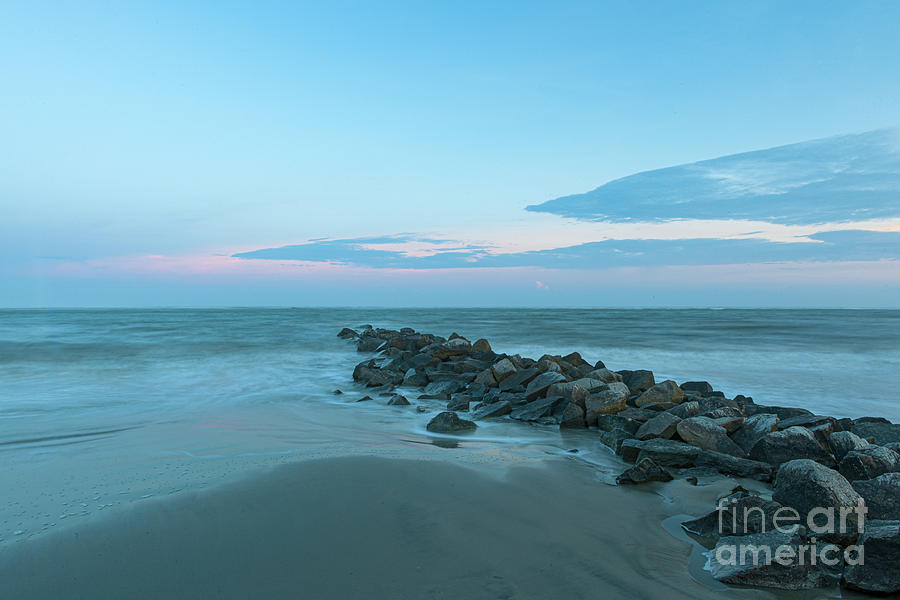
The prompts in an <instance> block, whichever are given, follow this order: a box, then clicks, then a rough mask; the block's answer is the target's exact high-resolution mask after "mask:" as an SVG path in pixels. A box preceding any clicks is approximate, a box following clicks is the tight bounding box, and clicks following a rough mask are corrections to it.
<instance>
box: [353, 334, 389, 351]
mask: <svg viewBox="0 0 900 600" xmlns="http://www.w3.org/2000/svg"><path fill="white" fill-rule="evenodd" d="M382 347H385V348H387V342H385V341H384V340H382V339H381V338H377V337H373V336H366V335H363V336H361V337H360V338H359V340H358V341H357V342H356V351H357V352H375V351H377V350H381V348H382Z"/></svg>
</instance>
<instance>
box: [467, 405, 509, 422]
mask: <svg viewBox="0 0 900 600" xmlns="http://www.w3.org/2000/svg"><path fill="white" fill-rule="evenodd" d="M511 412H512V403H510V402H509V400H504V401H501V402H494V403H493V404H487V405H485V406H482V407H481V408H479V409H477V410H475V411H474V412H472V418H473V419H476V420H479V421H480V420H481V419H492V418H495V417H503V416H505V415H508V414H509V413H511Z"/></svg>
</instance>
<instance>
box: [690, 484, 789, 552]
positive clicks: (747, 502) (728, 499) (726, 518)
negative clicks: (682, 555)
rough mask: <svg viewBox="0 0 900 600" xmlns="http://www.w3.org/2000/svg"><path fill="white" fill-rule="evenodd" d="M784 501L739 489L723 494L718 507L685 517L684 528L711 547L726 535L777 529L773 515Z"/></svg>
mask: <svg viewBox="0 0 900 600" xmlns="http://www.w3.org/2000/svg"><path fill="white" fill-rule="evenodd" d="M779 508H781V504H779V503H777V502H774V501H772V500H766V499H764V498H761V497H760V496H758V495H756V494H751V493H749V492H746V491H738V492H735V493H732V494H729V495H728V496H725V497H724V498H721V499H720V500H719V501H718V503H717V506H716V510H714V511H713V512H711V513H709V514H707V515H705V516H703V517H700V518H699V519H692V520H690V521H684V522H683V523H682V524H681V527H682V529H684V530H685V531H686V532H688V533H690V534H691V535H693V536H695V537H697V538H699V541H700V542H701V543H703V545H705V546H707V547H711V546H714V545H715V543H716V542H717V541H718V540H719V538H720V537H722V536H731V535H748V534H751V533H765V532H767V531H772V530H773V529H775V523H774V522H773V517H774V516H775V512H776V511H777V510H778V509H779Z"/></svg>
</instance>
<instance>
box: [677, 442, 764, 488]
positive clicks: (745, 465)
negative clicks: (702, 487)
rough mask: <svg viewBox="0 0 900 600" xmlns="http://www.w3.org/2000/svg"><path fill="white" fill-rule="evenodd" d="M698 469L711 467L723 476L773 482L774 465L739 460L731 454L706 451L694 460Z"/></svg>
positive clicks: (743, 459) (744, 459)
mask: <svg viewBox="0 0 900 600" xmlns="http://www.w3.org/2000/svg"><path fill="white" fill-rule="evenodd" d="M694 465H695V466H697V467H710V468H713V469H715V470H716V471H718V472H719V473H722V474H723V475H733V476H735V477H747V478H749V479H756V480H758V481H772V465H770V464H769V463H764V462H759V461H756V460H749V459H746V458H738V457H737V456H732V455H731V454H723V453H721V452H713V451H712V450H704V451H702V452H701V453H700V454H698V455H697V457H696V458H695V459H694Z"/></svg>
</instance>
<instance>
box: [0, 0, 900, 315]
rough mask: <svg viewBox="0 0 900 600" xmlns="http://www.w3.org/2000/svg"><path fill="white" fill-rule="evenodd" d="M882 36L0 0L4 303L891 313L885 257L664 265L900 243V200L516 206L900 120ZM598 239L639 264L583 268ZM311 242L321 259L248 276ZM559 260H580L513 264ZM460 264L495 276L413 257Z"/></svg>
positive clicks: (640, 20)
mask: <svg viewBox="0 0 900 600" xmlns="http://www.w3.org/2000/svg"><path fill="white" fill-rule="evenodd" d="M898 22H900V4H898V3H896V2H852V3H851V2H846V3H836V2H835V3H832V2H790V3H784V2H755V3H738V2H706V3H704V2H689V3H688V2H685V3H674V2H659V3H654V2H645V3H635V2H620V3H597V2H585V3H577V2H576V3H558V2H555V3H526V2H516V3H465V2H462V3H453V4H445V5H442V6H433V5H429V4H426V3H389V2H386V3H377V4H376V3H333V2H330V3H327V4H326V3H321V4H301V3H253V4H250V3H243V4H237V3H234V4H232V3H224V2H217V3H207V4H204V3H192V4H191V5H190V6H184V5H182V3H166V2H157V3H146V4H139V3H128V4H123V5H120V6H118V7H116V6H113V5H110V4H109V3H90V2H79V3H74V2H73V3H52V4H51V3H39V2H28V3H25V2H22V3H18V2H7V3H3V5H2V6H0V74H2V83H0V85H2V90H3V93H2V94H0V165H2V167H0V208H2V214H3V219H2V222H0V257H2V258H0V305H3V306H42V305H56V306H71V305H136V304H137V305H172V304H176V305H181V304H191V305H231V304H262V305H271V304H288V305H305V304H317V305H320V304H400V305H404V304H437V305H460V304H462V305H465V304H479V301H477V300H473V299H472V293H471V288H472V287H473V286H477V287H478V289H479V290H480V294H479V295H478V298H479V299H481V301H482V302H484V303H486V304H499V305H504V304H509V305H522V304H524V305H578V306H584V305H623V304H624V305H669V304H672V305H708V304H713V305H747V304H751V305H772V304H774V303H777V304H786V305H810V304H816V305H818V304H822V305H832V304H833V305H839V306H848V305H849V306H863V305H876V306H884V305H892V306H896V305H897V304H898V301H897V298H900V294H898V292H900V276H898V275H897V268H896V261H895V259H896V258H897V256H896V254H895V252H896V251H895V250H891V248H894V247H895V246H893V245H891V244H883V243H881V242H879V243H878V245H877V247H878V248H880V249H881V251H880V254H879V253H875V254H872V250H871V248H866V249H863V250H862V251H860V250H859V248H856V249H855V250H852V251H849V250H848V253H847V254H846V255H841V254H840V252H835V249H834V248H830V249H829V253H827V254H828V256H829V258H828V259H827V261H825V262H827V263H829V264H825V265H823V264H821V263H822V262H823V261H822V260H821V253H818V254H817V253H809V252H806V253H804V252H805V250H804V252H799V253H798V252H797V249H796V248H794V249H792V250H790V251H789V252H787V253H785V254H784V255H778V256H775V257H774V258H773V257H772V256H770V255H769V254H767V253H764V258H763V259H760V258H759V256H758V255H748V254H747V252H746V251H745V250H740V251H738V250H731V248H733V247H738V246H739V247H741V248H744V247H745V246H746V245H747V244H746V243H744V242H741V243H738V244H735V243H734V240H729V241H727V242H726V245H724V246H715V250H713V251H712V252H714V253H716V260H711V261H709V262H710V264H708V265H703V264H695V263H696V261H691V264H690V265H685V264H680V263H679V261H672V260H669V259H668V258H667V257H669V256H671V252H669V251H667V250H660V249H659V248H660V247H661V246H660V242H661V240H670V242H669V243H670V244H671V243H676V242H672V241H671V240H673V239H674V240H678V239H685V240H693V239H697V236H698V235H699V236H701V237H703V238H704V239H710V237H712V238H716V237H722V238H731V237H734V236H738V237H742V236H743V237H747V234H753V233H754V232H760V231H762V232H763V233H762V234H760V235H759V236H757V237H760V236H761V237H762V239H766V240H768V241H769V242H771V243H783V242H784V241H785V240H788V239H791V238H792V237H797V236H800V237H803V236H808V235H816V234H818V233H822V232H828V231H832V232H834V231H842V230H860V229H888V230H892V229H893V230H895V229H896V228H897V221H896V220H895V219H894V220H892V213H891V206H892V204H893V206H895V207H900V200H898V199H897V198H898V197H897V196H896V195H891V194H892V193H896V191H897V190H893V192H892V191H891V190H892V189H893V188H889V189H888V192H887V194H888V195H887V196H883V197H881V199H880V200H879V202H880V204H879V207H880V209H883V210H881V212H879V213H878V218H879V219H881V221H880V222H866V223H861V224H860V223H859V221H861V220H864V219H860V218H858V209H866V208H868V205H867V203H868V202H869V200H868V199H865V198H863V199H861V198H859V197H858V196H848V197H847V198H846V199H843V197H842V198H839V199H838V200H836V201H834V202H833V203H832V206H838V207H839V206H841V205H842V203H844V204H846V205H847V208H848V211H847V214H846V215H841V214H840V211H839V210H838V211H837V212H836V213H835V212H834V211H832V213H829V214H828V215H827V223H822V222H819V223H817V224H818V225H820V226H819V227H813V228H811V229H810V228H807V229H803V230H792V229H789V228H786V227H788V226H789V225H792V224H793V225H796V224H799V221H797V220H796V219H795V221H794V222H792V223H787V222H783V221H782V222H776V221H777V220H773V219H767V218H766V216H767V215H766V214H753V213H752V211H747V210H742V214H741V218H742V219H743V220H745V221H746V223H740V222H734V221H733V220H732V222H728V221H729V218H730V217H729V214H728V211H727V210H723V209H722V207H719V208H720V210H718V211H715V214H709V215H703V214H701V215H699V217H700V218H698V214H695V213H690V214H688V213H681V212H679V210H678V200H674V201H673V202H672V203H669V204H666V205H664V206H657V208H658V213H655V214H656V215H657V217H658V218H656V219H651V218H650V216H652V215H650V216H648V215H646V214H644V213H640V214H641V215H642V216H641V218H640V219H638V220H636V221H635V222H633V223H631V224H630V225H629V226H628V227H623V226H622V225H621V224H616V223H612V222H610V223H606V222H603V221H602V220H601V221H600V222H596V219H595V218H594V219H593V220H591V219H588V218H586V217H588V216H587V215H573V214H564V213H556V214H548V213H541V214H538V213H533V212H530V211H526V210H525V207H527V206H533V205H539V204H541V203H544V202H547V201H550V200H553V199H555V198H560V197H565V196H570V195H577V194H584V193H585V192H589V191H590V190H594V189H595V188H598V187H599V186H603V185H604V184H606V183H607V182H610V181H612V180H617V179H620V178H624V177H628V176H630V175H633V174H635V173H640V172H646V171H654V170H657V169H662V168H665V167H671V166H676V165H690V164H693V163H695V162H697V161H702V160H706V159H713V158H716V157H719V156H724V155H731V154H737V153H743V152H747V151H750V150H757V149H765V148H771V147H776V146H781V145H785V144H792V143H796V142H803V141H806V140H812V139H818V138H824V137H828V136H832V135H837V134H847V133H859V132H866V131H872V130H879V129H882V128H885V127H896V126H898V125H900V45H898V42H897V38H896V24H897V23H898ZM838 152H840V149H839V150H838ZM848 152H849V150H848ZM888 154H890V151H888ZM872 157H875V158H883V157H884V153H881V154H866V155H865V156H864V157H863V158H864V159H866V160H868V159H869V158H872ZM773 160H774V159H773ZM863 162H864V163H865V160H864V161H863ZM769 164H770V165H771V164H772V162H771V161H770V163H769ZM865 164H867V163H865ZM865 164H864V165H863V169H864V168H865ZM745 172H746V171H745ZM893 174H896V173H893ZM750 175H751V176H753V173H752V172H750ZM655 181H663V182H664V183H665V180H659V179H657V180H655ZM892 181H893V180H892ZM601 189H602V188H601ZM606 189H609V188H606ZM618 198H619V197H618V196H616V197H615V198H614V199H613V201H616V202H619V206H618V209H619V214H628V213H629V212H631V211H633V212H634V213H635V214H639V213H638V211H637V204H639V203H641V202H642V200H641V198H637V199H636V197H635V196H633V195H631V196H629V195H626V197H623V198H622V199H621V200H618ZM745 200H746V201H745V202H744V204H743V206H744V208H746V207H747V206H751V205H753V203H754V199H753V198H745ZM807 201H811V202H815V201H816V198H812V200H809V199H807ZM673 203H674V204H673ZM673 206H674V208H673ZM885 207H886V208H885ZM802 212H803V210H802V207H796V208H795V210H794V213H795V214H801V213H802ZM561 214H562V215H563V216H560V215H561ZM894 216H895V217H900V208H898V209H897V210H896V214H894ZM679 218H684V219H691V220H692V222H690V223H679V222H677V221H675V222H669V223H668V225H666V224H665V223H664V224H663V225H664V226H660V224H659V223H655V224H651V223H650V221H654V220H656V221H658V220H660V219H669V220H671V219H679ZM704 218H706V219H708V221H709V222H707V223H703V222H698V221H703V220H704ZM588 220H590V221H591V222H587V221H588ZM801 220H802V219H801ZM844 221H849V222H851V225H847V226H836V225H835V223H840V222H844ZM870 221H871V220H870ZM805 224H806V225H809V223H805ZM698 232H700V233H698ZM386 237H388V238H390V240H388V241H394V242H400V246H399V247H394V246H390V245H389V246H386V247H384V248H382V247H379V248H374V249H370V250H372V251H381V252H384V251H387V252H392V251H395V252H401V253H402V256H403V261H405V262H404V263H403V265H402V268H384V266H383V265H381V264H379V263H378V261H377V260H373V259H372V256H374V255H371V254H368V255H367V257H364V258H355V259H353V260H349V261H348V260H347V256H346V253H343V251H339V250H337V249H336V248H337V246H338V245H339V244H336V243H335V242H334V241H335V240H355V239H369V240H370V239H372V238H375V239H382V240H383V239H384V238H386ZM751 237H752V236H751ZM323 238H324V240H323ZM609 239H619V240H625V241H626V242H627V246H628V248H629V252H644V255H645V256H646V255H648V254H649V255H651V257H653V258H654V259H653V260H650V259H646V260H647V261H648V262H647V263H646V264H644V265H641V266H635V265H633V264H623V263H621V262H610V261H607V260H605V259H602V258H601V256H602V254H601V255H598V254H597V253H596V248H597V247H598V246H597V244H600V246H599V247H604V246H603V244H604V243H605V244H606V245H607V246H609V245H610V243H609V242H608V240H609ZM642 239H647V240H649V241H648V244H647V245H646V248H643V249H641V248H636V246H640V245H641V244H640V243H639V241H638V240H642ZM804 239H805V238H804ZM310 240H323V241H322V243H320V245H319V246H317V250H316V251H317V254H316V257H317V259H316V260H312V261H311V260H307V259H308V257H307V256H306V254H304V255H303V256H302V257H300V258H294V259H288V260H287V261H281V260H279V261H272V260H269V261H265V260H251V259H250V258H246V257H244V258H241V256H242V255H245V254H247V253H252V252H260V251H264V250H265V249H270V248H281V247H285V246H297V245H304V244H308V243H309V242H310ZM820 241H821V240H820ZM314 243H316V242H314ZM807 243H812V242H807ZM590 244H594V245H593V246H591V245H590ZM691 244H693V242H692V243H691ZM356 245H357V246H358V245H359V244H356ZM395 245H396V244H395ZM575 246H578V247H579V248H581V250H582V251H584V250H585V249H586V248H589V249H591V251H590V252H591V253H588V254H587V255H585V254H584V252H582V253H581V254H580V255H579V256H580V258H579V259H578V260H579V261H581V262H579V267H578V269H575V268H573V265H572V264H569V263H567V262H564V261H563V262H557V263H554V262H552V261H550V260H546V259H543V258H542V259H541V260H542V262H541V264H539V265H538V264H534V261H533V260H530V259H529V260H526V261H524V262H523V261H522V260H521V258H510V256H509V255H513V254H515V255H519V254H524V255H525V256H528V257H533V256H535V255H534V254H528V253H541V254H540V255H541V256H544V257H546V256H547V255H551V256H553V255H554V252H556V251H558V250H559V249H565V248H571V247H575ZM663 246H664V244H663ZM460 247H466V248H469V250H470V253H471V254H473V255H474V256H469V257H467V258H469V259H474V260H472V261H470V262H472V263H473V267H475V266H476V265H475V264H474V263H475V262H477V261H479V260H482V261H483V262H484V263H485V265H481V266H482V267H483V269H489V270H490V272H491V273H493V275H488V274H487V273H488V271H485V270H483V269H482V270H481V271H478V269H476V268H473V269H465V268H460V267H459V266H454V269H453V271H452V272H450V270H449V269H448V270H443V269H435V268H433V267H432V266H431V265H423V264H420V263H416V262H415V261H411V259H410V257H413V258H415V257H420V258H423V259H425V262H429V263H441V260H440V259H445V258H447V257H440V256H438V258H428V257H429V256H432V257H434V256H435V252H441V253H444V252H448V251H454V249H455V248H460ZM309 249H310V248H305V249H304V250H309ZM327 249H331V250H334V251H335V253H334V254H330V255H329V254H328V253H327V252H324V250H327ZM497 252H501V253H504V257H502V260H501V259H500V258H498V257H496V256H494V254H496V253H497ZM767 252H768V251H767ZM860 252H862V254H860ZM429 253H431V254H429ZM557 254H559V253H558V252H557ZM235 256H238V258H234V257H235ZM585 256H586V257H585ZM701 256H702V252H701ZM811 256H812V258H810V257H811ZM860 256H863V257H864V258H866V259H867V260H864V261H860V260H859V258H860ZM816 257H819V258H816ZM256 258H257V259H258V258H259V255H256ZM592 260H593V261H595V262H592ZM729 260H730V261H731V262H730V263H729ZM682 262H683V261H682ZM851 262H854V263H860V264H861V265H862V266H860V265H855V266H853V267H852V268H851V266H849V263H851ZM798 263H799V264H806V263H809V266H808V268H798V267H797V264H798ZM487 264H490V266H489V267H488V266H486V265H487ZM729 264H730V265H731V266H730V267H729V266H728V265H729ZM420 267H421V268H420ZM620 268H628V269H634V271H629V272H628V274H627V275H625V274H622V273H620V272H618V271H615V269H620ZM667 268H669V269H684V271H678V275H677V276H676V275H675V274H673V273H674V272H673V271H667V272H666V273H662V272H661V271H660V269H667ZM692 269H693V270H692ZM723 269H725V270H723ZM828 269H831V271H829V270H828ZM425 271H427V272H425ZM476 271H478V272H476ZM786 272H788V273H790V274H791V275H790V276H787V275H785V274H784V273H786ZM616 277H621V278H623V279H622V282H620V283H618V285H616V287H615V289H616V291H615V292H604V291H603V290H609V289H610V286H608V285H600V284H599V283H597V282H598V281H601V280H602V281H604V282H606V281H608V280H609V279H610V278H616ZM679 278H681V279H679ZM685 278H688V279H692V280H693V281H695V282H696V285H694V286H687V287H686V286H682V285H680V284H678V283H677V282H678V281H680V280H684V279H685ZM836 278H837V279H836ZM732 280H733V281H732ZM784 281H790V282H791V283H790V285H785V283H784ZM539 283H540V285H539ZM380 289H384V290H387V291H385V292H383V293H382V292H378V290H380Z"/></svg>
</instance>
